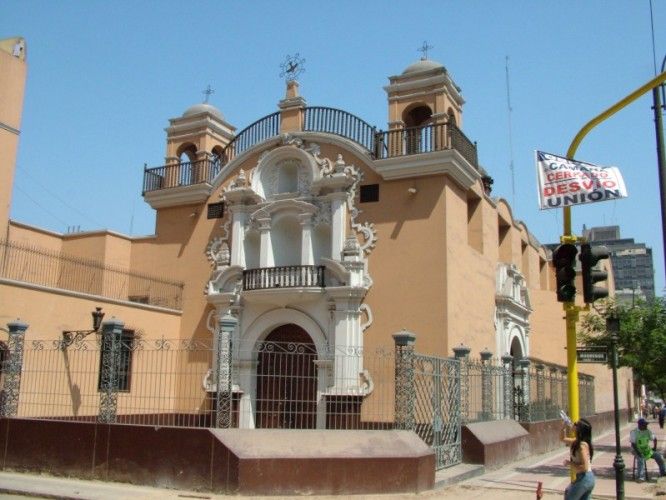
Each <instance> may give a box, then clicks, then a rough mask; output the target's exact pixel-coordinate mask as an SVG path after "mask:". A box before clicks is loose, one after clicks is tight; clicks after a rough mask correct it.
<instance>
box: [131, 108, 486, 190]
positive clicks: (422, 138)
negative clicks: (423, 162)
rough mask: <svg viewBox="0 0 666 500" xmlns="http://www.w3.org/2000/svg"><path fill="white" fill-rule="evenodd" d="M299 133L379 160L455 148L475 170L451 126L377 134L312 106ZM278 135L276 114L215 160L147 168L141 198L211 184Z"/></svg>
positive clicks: (353, 119)
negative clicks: (318, 135) (350, 145)
mask: <svg viewBox="0 0 666 500" xmlns="http://www.w3.org/2000/svg"><path fill="white" fill-rule="evenodd" d="M303 131H305V132H325V133H328V134H336V135H339V136H341V137H345V138H347V139H349V140H351V141H354V142H355V143H357V144H359V145H360V146H362V147H363V148H364V149H366V150H367V151H368V152H369V153H370V154H371V155H372V156H373V157H374V158H375V159H379V160H383V159H386V158H394V157H397V156H406V155H414V154H420V153H432V152H435V151H442V150H447V149H454V150H456V151H458V152H459V153H460V154H461V155H462V156H463V158H465V159H466V160H467V161H468V162H469V163H470V164H472V165H473V166H474V167H475V168H478V158H477V149H476V144H475V143H473V142H472V141H470V140H469V139H468V138H467V137H466V136H465V134H464V133H463V132H462V131H461V130H460V129H459V128H458V127H457V126H456V125H454V124H453V123H440V124H435V125H426V126H425V127H412V128H406V129H400V130H389V131H387V132H382V131H377V128H376V127H373V126H371V125H370V124H368V123H367V122H365V121H363V120H362V119H361V118H359V117H357V116H355V115H352V114H351V113H347V112H346V111H342V110H340V109H335V108H327V107H322V106H313V107H308V108H305V109H304V111H303ZM279 134H280V113H279V112H277V113H273V114H271V115H268V116H265V117H263V118H261V119H259V120H257V121H256V122H254V123H252V124H251V125H249V126H248V127H246V128H245V129H243V130H242V131H241V132H239V133H238V135H236V137H234V139H233V140H232V141H231V142H230V143H229V144H227V145H226V147H225V148H224V150H223V151H222V152H221V154H220V155H219V157H215V158H213V159H206V160H198V161H194V162H183V163H176V164H173V165H164V166H161V167H153V168H147V167H146V168H145V169H144V174H143V194H144V195H145V194H146V193H148V192H151V191H157V190H160V189H167V188H172V187H179V186H189V185H192V184H199V183H202V182H211V181H212V180H213V179H214V178H215V176H216V175H217V174H219V172H220V170H221V169H222V167H223V166H224V165H226V164H227V163H229V162H230V161H232V160H233V159H234V158H236V157H237V156H238V155H240V154H242V153H243V152H245V151H247V150H248V149H250V148H252V147H253V146H255V145H257V144H260V143H262V142H264V141H266V140H268V139H271V138H273V137H277V136H278V135H279Z"/></svg>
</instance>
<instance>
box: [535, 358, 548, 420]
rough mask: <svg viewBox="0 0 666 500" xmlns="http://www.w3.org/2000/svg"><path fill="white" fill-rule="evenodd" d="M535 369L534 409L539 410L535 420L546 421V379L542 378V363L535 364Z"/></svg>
mask: <svg viewBox="0 0 666 500" xmlns="http://www.w3.org/2000/svg"><path fill="white" fill-rule="evenodd" d="M534 368H536V392H537V393H536V399H537V404H536V407H537V408H538V409H539V415H538V416H536V420H546V379H545V378H544V373H543V369H544V368H545V367H544V365H543V363H537V364H536V365H535V366H534Z"/></svg>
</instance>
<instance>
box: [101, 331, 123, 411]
mask: <svg viewBox="0 0 666 500" xmlns="http://www.w3.org/2000/svg"><path fill="white" fill-rule="evenodd" d="M123 326H125V323H123V322H122V321H120V320H119V319H116V318H111V319H110V320H109V321H105V322H104V323H102V352H101V356H102V373H100V391H101V394H100V400H99V416H98V420H99V421H100V422H103V423H105V424H111V423H113V422H115V421H116V414H117V411H118V382H119V380H118V370H119V368H120V349H121V341H122V335H123Z"/></svg>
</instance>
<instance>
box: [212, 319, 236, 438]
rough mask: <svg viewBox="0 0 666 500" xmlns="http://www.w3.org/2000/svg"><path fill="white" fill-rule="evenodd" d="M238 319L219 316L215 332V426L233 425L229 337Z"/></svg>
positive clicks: (226, 426)
mask: <svg viewBox="0 0 666 500" xmlns="http://www.w3.org/2000/svg"><path fill="white" fill-rule="evenodd" d="M237 325H238V320H237V319H236V318H234V317H233V316H232V315H231V314H225V315H224V316H222V317H221V318H220V321H219V327H218V332H217V338H216V342H217V349H216V351H217V356H216V358H217V359H216V360H215V382H216V389H217V391H216V393H215V403H216V404H215V427H222V428H225V429H228V428H231V427H233V415H232V410H233V393H232V371H231V365H232V363H231V361H232V360H231V338H232V336H233V334H234V331H235V329H236V326H237Z"/></svg>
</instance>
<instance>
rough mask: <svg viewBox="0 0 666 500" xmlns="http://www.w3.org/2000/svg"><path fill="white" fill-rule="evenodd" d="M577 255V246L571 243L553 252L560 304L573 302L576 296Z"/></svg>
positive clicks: (560, 246) (564, 244)
mask: <svg viewBox="0 0 666 500" xmlns="http://www.w3.org/2000/svg"><path fill="white" fill-rule="evenodd" d="M577 253H578V249H577V248H576V245H573V244H571V243H563V244H562V245H559V246H558V247H557V248H556V249H555V251H554V252H553V264H554V265H555V279H556V282H557V285H556V286H557V301H558V302H573V301H574V297H575V296H576V284H575V281H576V254H577Z"/></svg>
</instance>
